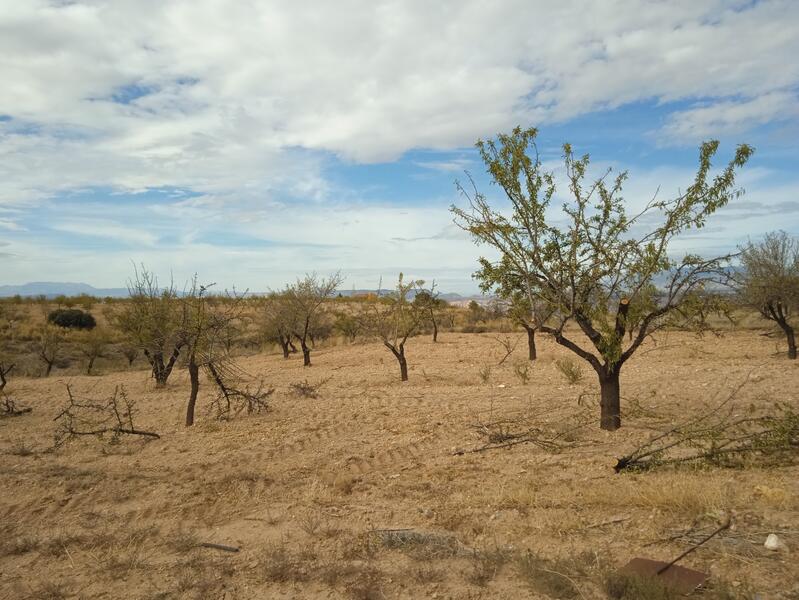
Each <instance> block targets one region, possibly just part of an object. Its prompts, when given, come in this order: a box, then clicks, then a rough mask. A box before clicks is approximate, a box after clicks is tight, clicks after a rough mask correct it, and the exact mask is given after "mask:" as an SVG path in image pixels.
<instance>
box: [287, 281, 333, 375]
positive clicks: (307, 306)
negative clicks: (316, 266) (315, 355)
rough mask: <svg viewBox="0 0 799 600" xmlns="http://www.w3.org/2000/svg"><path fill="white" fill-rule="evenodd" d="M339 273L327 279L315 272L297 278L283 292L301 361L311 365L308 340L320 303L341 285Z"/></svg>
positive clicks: (317, 323)
mask: <svg viewBox="0 0 799 600" xmlns="http://www.w3.org/2000/svg"><path fill="white" fill-rule="evenodd" d="M341 281H342V277H341V275H340V274H339V273H336V274H334V275H331V276H330V277H328V278H327V279H324V278H321V279H320V278H319V277H317V275H316V274H315V273H312V274H310V275H306V276H305V277H304V278H303V279H297V282H296V283H294V284H293V285H289V286H288V287H287V288H286V290H285V292H283V294H284V296H285V298H286V302H287V304H288V307H289V310H290V313H291V315H292V318H291V325H292V334H293V336H294V338H295V339H296V340H297V341H298V342H299V344H300V348H302V362H303V365H305V366H306V367H310V366H311V348H310V346H309V345H308V342H310V341H311V336H312V335H313V332H314V330H315V329H316V328H317V327H318V325H319V322H320V320H321V318H322V314H321V313H322V310H321V309H322V305H323V304H324V303H325V302H326V301H327V300H328V299H329V298H330V297H331V296H332V295H333V294H334V293H335V291H336V289H338V286H339V285H341Z"/></svg>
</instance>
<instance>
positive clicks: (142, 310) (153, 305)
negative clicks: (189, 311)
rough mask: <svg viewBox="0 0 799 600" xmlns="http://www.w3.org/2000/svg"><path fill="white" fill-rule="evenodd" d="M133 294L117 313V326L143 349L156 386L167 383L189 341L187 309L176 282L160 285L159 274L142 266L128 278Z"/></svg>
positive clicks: (130, 290) (129, 287)
mask: <svg viewBox="0 0 799 600" xmlns="http://www.w3.org/2000/svg"><path fill="white" fill-rule="evenodd" d="M128 293H129V294H130V298H129V299H128V300H127V301H125V302H124V304H123V307H122V310H121V311H120V313H119V315H117V319H116V320H117V326H118V327H119V328H120V329H121V330H122V332H123V333H125V334H126V336H127V337H128V338H129V339H130V340H131V342H132V343H133V344H135V345H136V346H137V347H138V348H140V349H141V351H142V353H143V354H144V356H145V357H146V358H147V362H149V363H150V367H151V368H152V373H153V377H154V378H155V382H156V386H157V387H164V386H165V385H166V382H167V380H168V379H169V376H170V374H171V373H172V369H173V368H174V367H175V363H176V362H177V360H178V357H179V356H180V352H181V350H182V349H183V347H184V346H185V345H186V339H185V331H186V323H185V318H186V313H185V311H183V310H182V307H181V303H180V295H179V294H178V291H177V290H176V289H175V285H174V283H173V282H171V281H170V283H169V286H167V287H164V288H161V287H160V286H159V285H158V278H157V277H156V276H155V275H154V274H153V273H151V272H150V271H148V270H147V269H146V268H144V267H142V268H141V272H140V271H139V269H135V270H134V275H133V279H131V280H130V281H128Z"/></svg>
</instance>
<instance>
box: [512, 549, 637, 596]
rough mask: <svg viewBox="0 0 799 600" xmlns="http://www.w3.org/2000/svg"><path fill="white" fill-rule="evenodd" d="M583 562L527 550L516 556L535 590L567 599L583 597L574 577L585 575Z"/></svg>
mask: <svg viewBox="0 0 799 600" xmlns="http://www.w3.org/2000/svg"><path fill="white" fill-rule="evenodd" d="M585 562H586V561H585V560H584V557H582V556H578V557H574V558H571V559H568V558H567V559H562V558H560V559H558V558H556V559H549V558H545V557H542V556H539V555H537V554H534V553H533V552H531V551H529V550H528V551H527V552H525V553H524V554H523V555H521V556H519V557H518V558H517V561H516V568H517V570H518V572H519V575H520V576H521V577H522V579H524V580H525V581H526V582H527V584H528V585H529V586H530V587H531V588H532V589H533V590H535V591H536V592H539V593H541V594H545V595H547V596H549V597H550V598H559V599H563V600H567V599H570V598H580V597H583V596H582V593H581V591H580V589H579V588H578V587H577V582H576V581H575V577H576V576H577V577H579V576H583V575H585V573H586V564H585ZM638 598H639V599H643V598H647V596H638Z"/></svg>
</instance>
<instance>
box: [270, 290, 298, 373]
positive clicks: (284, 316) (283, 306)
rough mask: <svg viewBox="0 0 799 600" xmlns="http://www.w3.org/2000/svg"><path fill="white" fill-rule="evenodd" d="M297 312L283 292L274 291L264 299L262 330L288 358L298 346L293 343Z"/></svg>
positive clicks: (285, 357) (284, 356)
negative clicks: (293, 309) (295, 312)
mask: <svg viewBox="0 0 799 600" xmlns="http://www.w3.org/2000/svg"><path fill="white" fill-rule="evenodd" d="M294 317H295V314H294V312H293V311H292V307H291V306H290V305H289V303H288V301H287V299H286V297H285V296H284V295H283V294H278V293H275V292H272V293H271V294H269V296H267V297H266V298H265V299H264V307H263V322H262V332H263V336H264V339H265V340H266V341H269V342H275V343H277V344H279V345H280V348H281V350H282V351H283V358H284V359H288V357H289V355H290V354H291V353H292V352H296V351H297V348H296V347H295V346H294V344H293V343H292V341H291V339H292V335H293V331H294V329H295V327H294Z"/></svg>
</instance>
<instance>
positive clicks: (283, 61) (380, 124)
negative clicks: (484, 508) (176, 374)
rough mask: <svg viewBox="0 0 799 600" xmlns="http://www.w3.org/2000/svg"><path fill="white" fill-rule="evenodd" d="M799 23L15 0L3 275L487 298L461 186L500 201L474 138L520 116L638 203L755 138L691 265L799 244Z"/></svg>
mask: <svg viewBox="0 0 799 600" xmlns="http://www.w3.org/2000/svg"><path fill="white" fill-rule="evenodd" d="M798 30H799V2H796V1H794V0H773V1H770V0H762V1H754V2H753V1H751V0H749V1H742V0H741V1H738V0H726V1H722V0H675V1H671V2H661V1H655V0H603V2H594V3H586V2H583V1H570V0H558V1H535V0H518V1H516V0H498V1H497V2H485V1H484V0H480V1H472V0H439V1H438V2H429V1H428V0H425V1H417V0H401V1H400V0H398V1H382V0H362V1H348V0H339V1H337V2H326V1H321V0H320V1H316V2H312V1H307V2H282V1H278V0H275V1H260V0H249V1H241V2H229V1H225V0H157V1H156V0H106V1H75V2H70V1H66V0H60V1H49V2H48V1H45V0H25V1H24V2H20V1H18V0H0V285H3V284H22V283H25V282H31V281H72V282H85V283H89V284H91V285H94V286H96V287H124V285H125V282H126V280H127V279H128V278H129V277H130V276H131V275H132V273H133V265H134V264H144V265H146V266H147V267H148V268H149V269H151V270H152V271H154V272H155V273H156V274H158V275H159V276H160V277H162V278H168V277H170V276H172V277H173V278H174V279H175V281H176V282H181V281H184V280H187V279H188V278H189V277H190V276H191V275H192V274H193V273H198V275H199V278H200V280H201V281H206V282H211V281H213V282H216V284H217V286H219V287H220V288H231V287H233V286H235V287H236V288H237V289H239V290H242V289H250V290H254V291H265V290H268V289H278V288H280V287H282V286H283V285H284V284H285V283H287V282H290V281H292V280H293V279H294V278H295V277H296V276H298V275H302V274H304V273H306V272H313V271H315V272H317V273H319V274H322V275H324V274H328V273H331V272H334V271H337V270H340V271H341V273H342V275H343V276H344V277H345V281H344V287H345V288H374V287H376V285H377V283H378V281H379V280H380V278H381V277H382V278H383V280H384V281H390V280H392V279H395V278H396V276H397V274H398V273H399V272H400V271H403V272H404V273H405V274H406V277H408V276H410V277H414V278H424V279H426V280H428V281H429V280H431V279H435V280H436V282H437V284H438V286H439V289H441V290H443V291H446V292H459V293H471V292H474V291H476V290H477V285H476V283H475V282H474V281H473V280H472V278H471V274H472V273H473V271H474V270H475V269H476V259H477V258H478V257H479V256H481V255H484V254H488V255H490V252H489V251H488V250H487V249H484V248H480V247H477V246H475V245H474V243H472V241H471V240H470V239H469V237H468V236H467V235H466V234H465V233H464V232H463V231H461V230H460V229H459V228H458V227H457V226H456V225H455V224H453V221H452V214H451V213H450V212H449V207H450V206H451V205H452V204H457V205H463V204H464V202H465V201H464V198H463V197H461V196H460V195H459V193H458V191H457V189H456V186H455V181H456V180H460V181H464V180H468V176H467V175H466V174H467V173H468V174H469V175H471V176H472V177H473V178H474V180H475V183H476V185H477V186H478V189H479V190H480V191H481V192H483V193H484V194H485V195H486V196H487V197H488V198H489V199H490V200H493V199H496V201H497V203H501V201H502V199H501V194H500V193H499V190H498V189H497V187H496V186H492V185H491V182H490V180H489V179H488V177H487V175H486V174H485V169H484V167H483V165H482V164H481V162H480V160H479V156H478V155H477V153H476V151H475V149H474V143H475V141H476V140H477V139H479V138H483V139H485V138H490V137H492V136H494V135H496V134H497V133H499V132H507V131H509V130H510V129H512V128H513V127H514V126H516V125H522V126H524V127H529V126H535V127H537V128H539V131H540V133H539V138H538V145H539V148H540V150H541V155H542V158H543V160H544V162H545V164H546V165H547V166H548V167H549V168H552V169H553V170H554V171H555V173H556V175H557V174H558V173H559V169H561V171H562V166H561V165H562V163H561V162H560V159H561V155H562V151H561V146H562V144H563V143H564V142H570V143H571V144H572V146H573V147H574V150H575V152H576V153H577V154H584V153H589V154H590V155H591V158H592V165H593V167H592V173H594V172H596V173H599V172H601V171H602V170H604V169H606V168H612V169H614V171H624V170H627V171H628V172H629V175H630V178H629V181H628V183H627V185H626V187H625V192H624V194H623V195H624V197H625V199H626V200H627V201H628V202H629V203H630V206H631V207H634V206H636V205H640V204H641V203H643V202H645V201H646V200H648V199H650V198H651V197H652V195H653V194H654V193H655V192H656V190H658V189H659V192H658V193H659V194H660V196H659V197H670V196H672V195H674V194H676V193H678V192H679V190H680V189H683V190H684V189H685V187H687V185H689V184H690V182H691V180H692V177H693V175H694V173H695V169H696V165H697V156H698V146H699V144H700V143H701V141H702V140H707V139H718V140H720V141H721V149H720V151H719V155H718V158H717V164H719V165H721V164H723V162H724V161H726V160H727V159H729V157H730V156H732V154H733V153H734V151H735V147H736V145H737V144H740V143H744V142H745V143H749V144H751V145H753V146H754V147H755V148H756V153H755V155H754V157H753V158H752V159H751V160H750V162H749V164H748V165H747V166H746V167H745V168H744V170H743V171H742V172H741V174H740V176H739V179H738V182H739V184H740V186H741V187H743V188H744V189H745V194H744V195H743V196H742V197H740V198H738V199H736V200H734V201H733V202H731V203H730V204H729V205H728V206H727V207H725V208H724V209H722V210H721V211H720V212H719V213H717V214H716V215H714V216H713V217H712V218H711V219H710V220H709V221H708V224H707V226H706V227H705V228H704V229H702V230H699V231H697V232H695V233H693V234H691V235H689V236H686V237H685V238H683V239H681V240H679V242H678V243H677V244H675V247H674V251H675V252H687V251H690V252H698V253H701V254H714V255H715V254H723V253H726V252H729V251H734V250H735V248H736V247H737V246H738V245H740V244H743V243H745V242H746V241H747V240H748V239H753V240H756V239H757V238H758V237H760V236H762V235H763V234H764V233H765V232H768V231H772V230H775V229H784V230H786V231H788V232H789V233H792V234H794V235H799V169H797V168H796V165H797V162H796V156H797V155H798V154H799V153H798V152H797V151H799V60H797V59H796V57H797V56H799V35H797V34H796V31H798ZM558 194H560V195H561V196H559V198H560V197H562V198H564V199H565V198H566V194H567V190H566V189H565V188H564V186H560V188H559V192H558Z"/></svg>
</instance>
